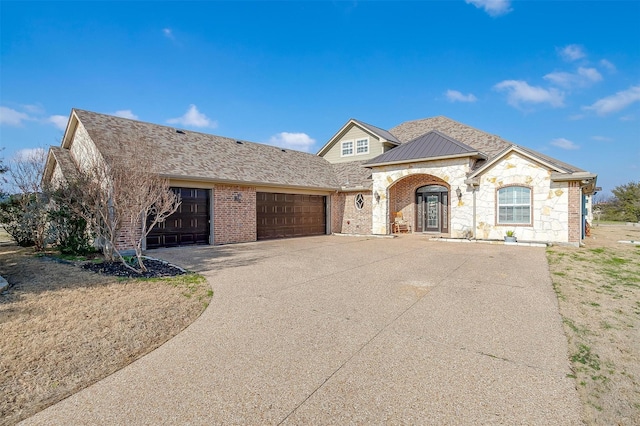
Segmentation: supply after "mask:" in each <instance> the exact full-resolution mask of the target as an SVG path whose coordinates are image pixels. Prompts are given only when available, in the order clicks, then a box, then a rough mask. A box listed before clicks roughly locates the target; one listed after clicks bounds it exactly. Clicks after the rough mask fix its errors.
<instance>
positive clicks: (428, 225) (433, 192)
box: [415, 185, 450, 234]
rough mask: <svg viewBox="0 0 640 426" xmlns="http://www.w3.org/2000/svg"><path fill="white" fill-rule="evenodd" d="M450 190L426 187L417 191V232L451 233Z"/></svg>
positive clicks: (440, 187)
mask: <svg viewBox="0 0 640 426" xmlns="http://www.w3.org/2000/svg"><path fill="white" fill-rule="evenodd" d="M449 198H450V197H449V189H448V188H446V187H445V186H442V185H425V186H421V187H420V188H418V189H416V198H415V199H416V232H438V233H441V234H448V233H449Z"/></svg>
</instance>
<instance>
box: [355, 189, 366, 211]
mask: <svg viewBox="0 0 640 426" xmlns="http://www.w3.org/2000/svg"><path fill="white" fill-rule="evenodd" d="M355 204H356V209H358V210H362V208H363V207H364V195H362V193H360V192H358V193H357V194H356V198H355Z"/></svg>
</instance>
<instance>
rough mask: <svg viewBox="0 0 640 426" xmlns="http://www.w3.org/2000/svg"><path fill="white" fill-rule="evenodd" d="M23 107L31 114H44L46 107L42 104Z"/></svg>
mask: <svg viewBox="0 0 640 426" xmlns="http://www.w3.org/2000/svg"><path fill="white" fill-rule="evenodd" d="M22 108H23V109H24V110H25V111H27V112H28V113H31V114H44V108H42V106H41V105H29V104H27V105H22Z"/></svg>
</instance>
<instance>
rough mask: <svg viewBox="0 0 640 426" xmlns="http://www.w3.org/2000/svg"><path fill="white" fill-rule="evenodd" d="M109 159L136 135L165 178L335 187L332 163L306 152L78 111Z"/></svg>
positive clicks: (119, 152) (124, 153)
mask: <svg viewBox="0 0 640 426" xmlns="http://www.w3.org/2000/svg"><path fill="white" fill-rule="evenodd" d="M74 112H75V113H76V115H77V116H78V118H79V120H80V122H81V123H82V124H83V126H84V127H85V129H86V130H87V132H88V133H89V136H91V139H92V140H93V141H94V143H95V144H96V146H97V147H98V149H99V150H100V152H101V153H102V154H103V155H104V156H105V157H107V158H108V157H110V156H114V155H126V153H127V146H128V145H129V144H131V143H135V140H136V138H142V137H144V138H145V139H147V140H148V141H149V143H150V144H151V146H153V149H154V150H156V152H155V153H154V155H157V156H158V161H157V164H158V169H157V170H156V171H157V172H158V173H160V174H162V175H165V176H172V177H178V176H179V177H183V178H193V179H204V180H211V181H219V182H237V183H239V182H242V183H247V184H263V185H274V186H290V187H303V188H316V189H337V188H338V186H339V185H338V183H337V181H336V178H335V176H334V174H333V169H332V167H331V165H330V163H329V162H328V161H327V160H325V159H324V158H322V157H318V156H316V155H313V154H308V153H305V152H300V151H294V150H289V149H281V148H278V147H275V146H269V145H263V144H259V143H253V142H248V141H241V142H242V143H238V142H237V141H236V140H235V139H230V138H225V137H222V136H215V135H210V134H206V133H198V132H193V131H190V130H184V131H181V132H177V131H176V130H177V129H176V128H173V127H168V126H161V125H158V124H152V123H145V122H141V121H135V120H130V119H126V118H120V117H114V116H110V115H104V114H98V113H95V112H90V111H84V110H78V109H75V110H74Z"/></svg>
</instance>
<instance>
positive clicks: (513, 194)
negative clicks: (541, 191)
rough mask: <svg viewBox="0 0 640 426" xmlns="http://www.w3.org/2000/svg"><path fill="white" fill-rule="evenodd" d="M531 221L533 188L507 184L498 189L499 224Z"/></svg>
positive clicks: (528, 222) (525, 223) (527, 222)
mask: <svg viewBox="0 0 640 426" xmlns="http://www.w3.org/2000/svg"><path fill="white" fill-rule="evenodd" d="M530 223H531V188H527V187H526V186H507V187H505V188H500V189H499V190H498V224H523V225H528V224H530Z"/></svg>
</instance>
